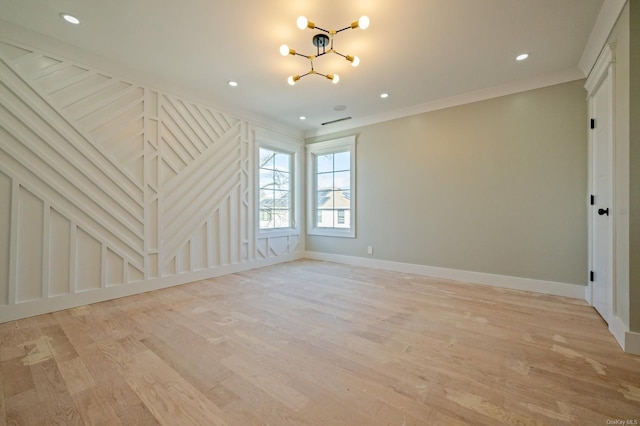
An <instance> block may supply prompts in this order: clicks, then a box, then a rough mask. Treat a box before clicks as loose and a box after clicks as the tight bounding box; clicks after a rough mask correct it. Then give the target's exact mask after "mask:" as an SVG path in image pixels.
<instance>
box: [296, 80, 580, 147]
mask: <svg viewBox="0 0 640 426" xmlns="http://www.w3.org/2000/svg"><path fill="white" fill-rule="evenodd" d="M585 76H586V75H585V74H584V73H582V71H580V70H579V69H578V68H571V69H567V70H564V71H559V72H553V73H547V74H542V75H538V76H535V77H533V78H530V79H526V80H520V81H516V82H513V83H507V84H503V85H500V86H494V87H489V88H486V89H482V90H477V91H474V92H469V93H464V94H462V95H457V96H452V97H450V98H444V99H437V100H434V101H431V102H427V103H423V104H419V105H415V106H412V107H408V108H402V109H397V110H395V111H390V112H388V113H384V114H378V115H371V116H368V117H361V118H354V119H353V120H349V121H348V122H343V123H337V124H335V125H332V126H329V127H327V128H322V129H313V130H309V131H307V132H306V133H305V134H304V137H305V138H311V137H315V136H324V135H328V134H332V133H336V132H341V131H345V130H351V129H355V128H358V127H363V126H368V125H371V124H376V123H381V122H384V121H390V120H395V119H398V118H404V117H409V116H412V115H417V114H423V113H426V112H432V111H438V110H441V109H445V108H451V107H455V106H460V105H465V104H470V103H473V102H479V101H484V100H487V99H492V98H498V97H501V96H507V95H512V94H514V93H520V92H526V91H529V90H535V89H540V88H543V87H548V86H554V85H556V84H562V83H567V82H570V81H575V80H580V79H583V78H585Z"/></svg>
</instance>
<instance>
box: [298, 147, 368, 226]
mask: <svg viewBox="0 0 640 426" xmlns="http://www.w3.org/2000/svg"><path fill="white" fill-rule="evenodd" d="M339 150H343V151H344V150H349V151H350V152H351V165H350V168H351V174H350V175H351V209H350V210H351V227H350V228H346V229H345V228H318V227H317V226H316V218H317V215H318V213H317V210H316V203H317V199H316V198H317V197H316V196H315V194H316V188H315V182H316V180H315V175H316V162H315V159H314V157H315V156H317V155H322V154H329V153H332V152H336V151H339ZM356 193H357V190H356V137H355V135H352V136H347V137H344V138H339V139H332V140H329V141H325V142H317V143H312V144H309V145H307V234H308V235H324V236H329V237H344V238H355V237H356V217H357V216H356Z"/></svg>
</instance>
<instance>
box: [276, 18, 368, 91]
mask: <svg viewBox="0 0 640 426" xmlns="http://www.w3.org/2000/svg"><path fill="white" fill-rule="evenodd" d="M296 24H297V26H298V28H300V29H301V30H305V29H307V28H310V29H316V30H318V31H322V32H321V33H318V34H316V35H314V36H313V38H312V39H311V42H312V43H313V45H314V46H315V47H316V54H315V55H303V54H301V53H298V52H296V51H295V50H294V49H291V48H289V46H287V45H286V44H283V45H282V46H280V54H281V55H282V56H288V55H292V56H302V57H303V58H307V59H308V60H309V65H310V67H311V69H310V70H309V71H308V72H306V73H305V74H298V75H292V76H289V78H288V79H287V81H288V82H289V84H290V85H292V86H293V85H294V84H296V82H297V81H298V80H300V79H301V78H302V77H305V76H307V75H309V74H317V75H319V76H322V77H325V78H326V79H328V80H331V82H332V83H333V84H336V83H338V81H340V76H339V75H338V74H323V73H321V72H318V71H316V69H315V68H314V66H313V61H314V60H315V59H317V58H319V57H321V56H324V55H326V54H328V53H335V54H336V55H338V56H342V57H343V58H344V59H346V60H347V61H349V62H350V63H351V65H352V66H354V67H357V66H358V65H359V64H360V58H358V57H357V56H352V55H344V54H342V53H340V52H338V51H337V50H335V48H334V47H333V38H334V36H335V35H336V34H338V33H340V32H342V31H345V30H355V29H356V28H361V29H363V30H366V29H367V28H368V27H369V18H368V17H366V16H361V17H360V19H358V20H357V21H354V22H352V23H351V24H350V25H349V26H347V27H344V28H342V29H339V30H325V29H324V28H320V27H318V26H316V24H315V23H313V22H311V21H309V20H308V19H307V18H305V17H304V16H300V17H298V19H297V21H296Z"/></svg>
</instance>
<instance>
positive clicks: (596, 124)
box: [589, 69, 615, 323]
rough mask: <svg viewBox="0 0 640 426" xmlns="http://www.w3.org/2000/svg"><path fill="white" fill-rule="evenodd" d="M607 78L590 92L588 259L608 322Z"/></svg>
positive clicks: (597, 301) (594, 292)
mask: <svg viewBox="0 0 640 426" xmlns="http://www.w3.org/2000/svg"><path fill="white" fill-rule="evenodd" d="M609 71H610V69H609V70H608V71H606V77H604V78H603V79H602V80H601V83H600V84H599V85H598V87H597V88H596V89H595V91H594V92H593V93H591V97H590V100H589V107H590V108H589V110H590V112H591V119H592V121H591V127H592V129H591V130H590V132H591V138H590V139H591V141H590V144H589V146H590V153H589V154H590V158H591V173H590V180H591V182H590V189H591V194H592V195H591V206H590V216H591V217H590V220H589V223H590V228H591V229H590V234H591V238H590V240H591V245H590V251H591V253H590V255H591V256H590V257H591V273H590V280H591V298H592V299H591V301H592V304H593V306H594V307H595V308H596V309H597V311H598V312H599V313H600V315H601V316H602V318H604V320H605V321H606V322H607V323H609V321H610V318H611V315H612V310H613V274H612V272H613V271H612V258H613V256H612V253H613V251H612V250H613V238H612V237H613V226H612V223H613V214H614V213H615V212H613V211H612V206H613V197H612V195H613V194H612V192H613V187H612V182H613V178H612V176H613V138H612V131H611V130H612V127H611V126H612V124H611V121H612V110H613V102H612V77H611V72H609Z"/></svg>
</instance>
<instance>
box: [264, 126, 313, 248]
mask: <svg viewBox="0 0 640 426" xmlns="http://www.w3.org/2000/svg"><path fill="white" fill-rule="evenodd" d="M302 147H303V144H302V142H301V141H296V140H293V139H292V138H288V137H285V136H282V135H279V134H275V133H271V132H266V131H256V156H255V157H254V158H255V161H256V162H257V164H256V169H257V172H258V173H257V175H258V176H257V178H256V183H257V186H258V191H257V192H258V193H257V194H256V201H257V204H258V211H257V212H256V213H257V219H258V221H257V222H258V224H257V228H258V232H259V233H260V234H264V235H266V234H268V235H269V236H282V235H296V234H299V233H300V229H299V225H298V224H299V222H300V217H299V215H300V213H299V212H300V204H299V203H300V201H299V200H300V197H299V193H300V190H301V187H300V182H301V180H302V175H301V172H300V167H299V162H300V157H301V154H302Z"/></svg>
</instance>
